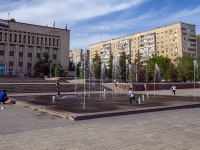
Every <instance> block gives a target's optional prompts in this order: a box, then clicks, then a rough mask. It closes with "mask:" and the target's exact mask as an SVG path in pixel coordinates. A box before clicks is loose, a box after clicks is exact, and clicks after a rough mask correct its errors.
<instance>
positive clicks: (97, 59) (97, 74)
mask: <svg viewBox="0 0 200 150" xmlns="http://www.w3.org/2000/svg"><path fill="white" fill-rule="evenodd" d="M93 65H94V67H93V74H94V77H95V78H96V79H100V77H101V58H100V56H99V55H98V53H97V52H96V53H95V56H94V59H93Z"/></svg>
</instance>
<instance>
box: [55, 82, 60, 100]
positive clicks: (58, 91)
mask: <svg viewBox="0 0 200 150" xmlns="http://www.w3.org/2000/svg"><path fill="white" fill-rule="evenodd" d="M60 87H61V85H60V83H59V82H58V81H57V82H56V91H57V93H56V96H57V97H58V98H61V97H60Z"/></svg>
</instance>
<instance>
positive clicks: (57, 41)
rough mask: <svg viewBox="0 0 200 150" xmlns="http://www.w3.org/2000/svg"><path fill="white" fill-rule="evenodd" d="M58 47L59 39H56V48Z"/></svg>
mask: <svg viewBox="0 0 200 150" xmlns="http://www.w3.org/2000/svg"><path fill="white" fill-rule="evenodd" d="M58 46H59V39H57V47H58Z"/></svg>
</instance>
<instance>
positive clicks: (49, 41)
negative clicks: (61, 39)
mask: <svg viewBox="0 0 200 150" xmlns="http://www.w3.org/2000/svg"><path fill="white" fill-rule="evenodd" d="M49 46H51V38H49Z"/></svg>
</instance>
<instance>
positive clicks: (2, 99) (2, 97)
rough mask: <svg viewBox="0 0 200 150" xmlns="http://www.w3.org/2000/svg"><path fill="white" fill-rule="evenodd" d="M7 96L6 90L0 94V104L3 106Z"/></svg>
mask: <svg viewBox="0 0 200 150" xmlns="http://www.w3.org/2000/svg"><path fill="white" fill-rule="evenodd" d="M8 99H9V98H8V96H7V94H6V90H3V91H2V92H1V93H0V102H1V103H3V104H5V102H6V101H7V100H8Z"/></svg>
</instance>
